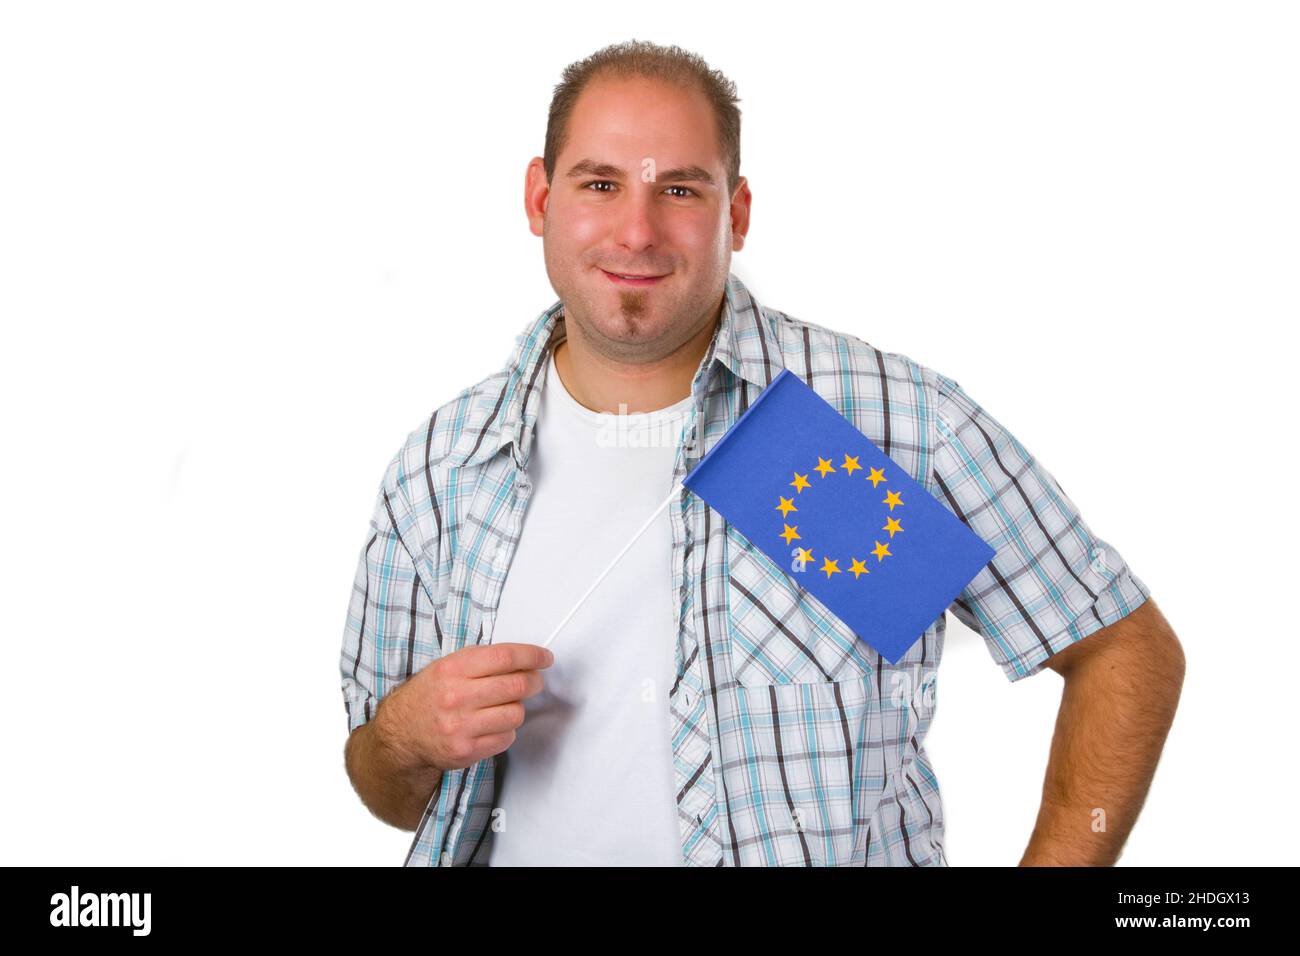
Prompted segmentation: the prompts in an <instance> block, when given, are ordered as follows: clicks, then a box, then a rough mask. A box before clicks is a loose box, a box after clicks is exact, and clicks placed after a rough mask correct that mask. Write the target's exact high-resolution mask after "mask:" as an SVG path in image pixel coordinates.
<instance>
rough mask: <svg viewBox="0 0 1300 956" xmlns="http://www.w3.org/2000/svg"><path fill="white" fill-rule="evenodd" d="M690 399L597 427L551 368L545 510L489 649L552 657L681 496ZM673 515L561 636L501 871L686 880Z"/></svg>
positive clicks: (500, 852)
mask: <svg viewBox="0 0 1300 956" xmlns="http://www.w3.org/2000/svg"><path fill="white" fill-rule="evenodd" d="M690 407H691V398H690V396H687V397H686V398H684V399H682V400H681V401H680V402H678V403H676V404H675V405H670V406H668V407H667V408H663V409H659V410H657V411H653V412H642V413H639V414H630V415H621V416H620V415H614V414H609V413H603V412H596V411H592V410H591V409H589V408H587V407H585V406H583V405H581V404H579V403H578V401H577V400H576V399H574V398H573V396H572V395H570V394H569V393H568V391H567V390H566V389H565V387H564V384H563V382H561V381H560V376H559V373H558V372H557V371H556V368H555V355H554V351H552V353H551V357H550V359H549V361H548V368H547V374H546V382H545V385H544V387H543V390H542V394H541V404H540V406H539V408H538V414H537V421H536V423H535V425H534V432H533V447H532V453H531V455H530V457H529V462H528V471H529V475H530V478H531V481H532V484H533V493H532V498H531V499H530V501H529V503H528V508H527V511H526V512H525V514H524V522H523V527H522V532H521V538H520V541H519V544H518V548H517V550H516V552H515V555H514V559H513V561H512V562H511V565H510V570H509V572H508V574H507V576H506V581H505V585H504V587H503V589H502V593H501V601H500V605H499V607H498V610H497V615H496V621H495V624H494V625H493V629H492V637H491V639H492V641H493V642H497V643H504V642H507V641H519V642H523V643H530V644H540V643H541V642H542V641H544V640H545V639H546V636H547V635H548V634H550V633H551V631H552V630H553V629H554V628H555V625H556V624H558V623H559V622H560V619H561V618H563V617H564V615H565V614H567V613H568V612H569V609H570V608H572V607H573V605H574V603H575V602H576V601H577V600H578V598H580V597H581V596H582V595H583V594H584V593H585V592H586V590H587V588H588V587H590V586H591V583H592V582H593V581H594V580H595V579H596V577H597V576H598V575H599V574H600V572H601V571H602V570H604V568H605V567H606V566H607V565H608V564H609V562H610V561H611V560H613V558H614V556H615V555H616V554H618V552H619V551H620V550H622V548H623V546H624V545H625V544H626V543H627V541H628V539H629V538H631V536H632V535H633V534H634V533H635V532H636V530H637V529H638V528H640V527H641V525H642V524H644V523H645V521H646V519H647V518H648V517H649V516H650V515H651V514H652V513H653V512H654V510H655V508H656V507H658V506H659V505H660V504H662V503H663V500H664V498H665V497H666V496H667V494H668V492H669V490H670V489H671V488H672V483H673V473H672V472H673V463H674V458H675V457H676V449H677V445H678V444H679V442H680V439H681V431H682V427H683V426H684V424H685V422H686V420H687V418H688V417H689V414H690ZM671 554H672V537H671V527H670V525H669V521H668V512H667V509H665V510H664V511H663V512H661V513H660V514H659V515H658V516H657V517H656V520H655V522H654V523H653V524H652V525H651V526H650V527H649V528H647V529H646V531H645V533H644V534H643V535H642V536H641V537H640V538H639V539H638V540H637V542H636V543H635V544H634V545H633V546H632V547H631V548H630V549H629V550H628V552H627V553H626V554H625V555H623V557H622V559H621V560H620V561H619V562H618V564H617V565H616V566H615V567H614V569H613V570H612V571H610V573H609V575H608V576H606V578H605V580H603V581H602V582H601V583H600V586H599V587H597V588H596V590H595V591H594V592H592V594H591V596H590V597H588V598H587V600H586V602H585V603H584V604H583V605H582V607H581V608H579V609H578V611H577V613H576V614H574V615H573V617H572V618H570V619H569V622H568V623H567V624H565V626H564V628H563V629H562V630H561V631H560V632H559V633H558V634H557V635H556V636H555V640H554V641H552V642H551V644H550V650H551V651H553V652H554V654H555V663H554V664H552V665H551V666H550V667H548V668H544V669H543V670H542V672H541V673H542V679H543V680H544V681H545V682H546V686H545V689H544V690H543V691H542V692H541V693H539V694H535V695H534V696H532V697H528V698H526V699H525V700H524V707H525V709H526V716H525V718H524V723H523V725H522V726H520V727H519V728H518V730H517V732H516V734H517V736H516V739H515V742H514V743H513V744H512V745H511V746H510V749H509V750H508V751H506V754H505V762H504V772H503V773H502V779H501V780H500V781H499V782H498V787H499V791H498V796H497V807H498V808H500V809H501V810H503V811H504V813H503V814H501V813H498V814H497V817H498V821H499V822H498V823H497V824H496V826H499V827H501V828H500V829H497V830H494V832H493V838H492V840H493V842H492V853H491V856H490V858H489V861H488V864H489V866H588V865H590V866H679V865H681V864H682V848H681V833H680V830H679V825H678V820H677V801H676V795H675V793H674V789H675V785H674V780H673V752H672V747H671V742H670V739H669V738H670V734H671V730H670V722H669V714H668V691H669V689H670V688H671V687H672V681H673V676H674V672H675V664H676V662H675V659H674V648H675V641H676V632H677V624H678V608H677V607H676V600H675V595H674V594H673V582H672V566H671V564H672V558H671Z"/></svg>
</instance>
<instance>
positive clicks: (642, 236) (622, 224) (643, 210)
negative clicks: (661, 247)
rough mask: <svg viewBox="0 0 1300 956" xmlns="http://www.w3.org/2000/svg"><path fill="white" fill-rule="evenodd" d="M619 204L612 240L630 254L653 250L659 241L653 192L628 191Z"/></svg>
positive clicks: (641, 190)
mask: <svg viewBox="0 0 1300 956" xmlns="http://www.w3.org/2000/svg"><path fill="white" fill-rule="evenodd" d="M625 195H626V198H625V199H624V200H623V202H621V203H619V209H618V212H617V213H616V220H615V222H614V235H613V239H614V241H615V242H616V243H618V244H619V245H620V246H622V247H623V248H625V249H626V250H628V251H629V252H632V253H638V252H643V251H645V250H647V249H653V248H655V245H656V243H657V242H658V239H659V228H660V224H659V218H658V213H657V212H656V211H655V207H654V198H653V190H645V189H640V190H638V189H629V190H628V192H627V193H626V194H625Z"/></svg>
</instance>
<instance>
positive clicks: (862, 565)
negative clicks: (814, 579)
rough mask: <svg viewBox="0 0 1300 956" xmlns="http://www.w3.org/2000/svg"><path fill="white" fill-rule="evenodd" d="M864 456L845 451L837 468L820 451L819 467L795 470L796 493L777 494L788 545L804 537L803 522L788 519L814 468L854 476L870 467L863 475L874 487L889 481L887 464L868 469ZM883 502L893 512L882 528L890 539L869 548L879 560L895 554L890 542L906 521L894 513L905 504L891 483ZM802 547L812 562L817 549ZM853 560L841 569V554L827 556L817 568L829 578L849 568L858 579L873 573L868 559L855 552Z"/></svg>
mask: <svg viewBox="0 0 1300 956" xmlns="http://www.w3.org/2000/svg"><path fill="white" fill-rule="evenodd" d="M860 457H861V456H860V455H850V454H848V453H847V452H846V453H845V455H844V461H843V462H841V463H840V466H839V468H838V469H837V468H836V467H835V466H834V465H832V464H831V462H830V460H829V459H827V458H822V457H821V456H820V455H819V456H818V457H817V466H816V467H815V468H812V469H810V470H809V471H808V472H806V473H804V474H802V475H801V474H799V473H798V472H797V471H796V472H795V473H794V480H793V481H791V482H790V485H791V486H792V487H793V488H794V494H792V495H791V496H790V497H789V498H785V497H782V496H780V495H778V496H777V497H778V498H780V503H779V504H778V505H777V506H776V508H775V509H773V510H775V511H779V512H781V524H782V525H783V527H784V530H783V531H782V532H781V533H780V534H779V535H778V537H780V538H784V539H785V543H786V544H787V545H789V544H790V542H791V541H795V540H798V539H799V538H800V535H799V526H798V525H797V524H796V525H790V524H787V523H786V519H787V518H788V517H789V515H790V512H792V511H798V510H799V509H798V508H797V507H795V503H794V499H795V498H797V497H798V496H799V495H801V494H803V490H804V489H805V488H811V487H812V482H810V481H809V480H808V475H810V474H812V473H813V472H814V471H815V472H817V473H818V474H820V475H821V477H822V478H823V479H824V478H825V477H826V476H827V475H829V474H831V473H834V472H839V471H843V472H844V473H845V474H847V475H849V476H850V477H852V475H853V472H854V471H867V472H868V474H866V475H863V478H865V479H866V480H867V481H869V482H871V487H872V488H877V487H878V486H879V485H880V483H881V482H882V481H885V473H884V469H883V468H871V469H864V468H863V467H862V466H861V465H860V464H858V458H860ZM881 504H886V505H889V512H890V514H889V517H888V518H887V519H886V520H885V525H884V527H882V528H881V529H880V530H881V531H888V532H889V541H884V542H882V541H876V542H875V545H876V546H875V548H873V549H872V550H871V551H869V552H867V553H868V555H875V557H876V563H877V564H879V563H880V562H881V561H883V560H885V558H888V557H892V556H893V552H892V551H890V550H889V542H891V541H893V539H894V535H895V534H897V533H898V532H900V531H902V530H903V526H902V524H901V523H899V521H898V519H897V518H895V517H894V515H893V512H894V508H895V507H899V506H901V505H902V504H903V498H902V495H901V494H900V493H899V492H897V491H890V489H889V487H888V486H886V487H885V497H884V498H883V499H881ZM873 540H874V539H873ZM798 550H799V552H800V556H801V557H802V558H803V560H804V562H805V563H807V562H811V561H812V560H813V553H812V551H811V550H809V549H808V548H805V547H800V548H799V549H798ZM849 560H850V561H852V565H851V566H850V567H848V568H844V569H841V568H840V566H839V558H828V557H823V558H822V566H821V567H820V568H817V570H818V571H825V572H826V577H827V578H830V577H831V576H832V575H835V574H842V573H843V572H844V571H849V572H852V574H853V577H854V579H855V580H856V579H857V578H859V577H861V576H862V575H864V574H870V573H871V571H870V570H869V569H868V568H867V564H866V561H865V560H864V559H862V558H857V557H854V556H853V555H849Z"/></svg>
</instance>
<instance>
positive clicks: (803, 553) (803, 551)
mask: <svg viewBox="0 0 1300 956" xmlns="http://www.w3.org/2000/svg"><path fill="white" fill-rule="evenodd" d="M798 550H799V556H800V557H801V558H803V560H804V562H805V563H806V562H808V561H811V560H812V559H813V556H812V552H811V551H809V550H808V549H807V548H799V549H798Z"/></svg>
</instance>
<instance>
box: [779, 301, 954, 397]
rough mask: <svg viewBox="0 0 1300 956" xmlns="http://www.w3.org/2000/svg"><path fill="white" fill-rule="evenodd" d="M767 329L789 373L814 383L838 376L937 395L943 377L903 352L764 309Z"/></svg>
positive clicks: (870, 383)
mask: <svg viewBox="0 0 1300 956" xmlns="http://www.w3.org/2000/svg"><path fill="white" fill-rule="evenodd" d="M763 311H764V313H765V315H766V316H768V317H769V323H770V327H771V328H772V329H773V331H774V332H775V333H776V334H777V336H778V339H779V341H780V343H781V352H782V355H783V356H784V357H785V363H786V366H787V367H788V368H790V370H791V371H796V372H800V373H802V374H804V375H805V378H806V377H807V372H808V370H809V369H812V370H813V372H814V380H816V379H817V378H820V377H823V376H825V375H826V374H828V373H835V372H838V373H840V374H841V375H843V376H844V377H845V379H846V380H851V381H856V382H858V383H867V384H869V385H876V386H878V387H888V384H889V383H890V382H896V383H899V384H906V385H911V386H915V385H918V384H920V385H923V386H924V387H926V388H928V389H930V390H932V391H937V390H938V389H939V387H940V382H941V380H943V379H944V378H945V377H944V376H943V375H941V374H940V373H938V372H937V371H935V370H934V369H932V368H930V367H928V366H926V365H923V364H922V363H920V362H918V361H916V360H915V359H913V358H912V357H911V356H908V355H905V354H904V353H902V352H892V351H889V350H887V349H884V348H881V347H879V346H877V345H875V344H874V343H872V342H869V341H867V340H866V339H864V338H862V337H861V336H858V335H854V334H853V333H851V332H845V331H841V330H839V329H833V328H830V327H829V326H826V325H821V324H818V323H816V322H811V321H809V320H807V319H801V318H797V317H796V316H793V315H790V314H789V313H787V312H782V311H780V310H777V309H768V308H764V310H763Z"/></svg>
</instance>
